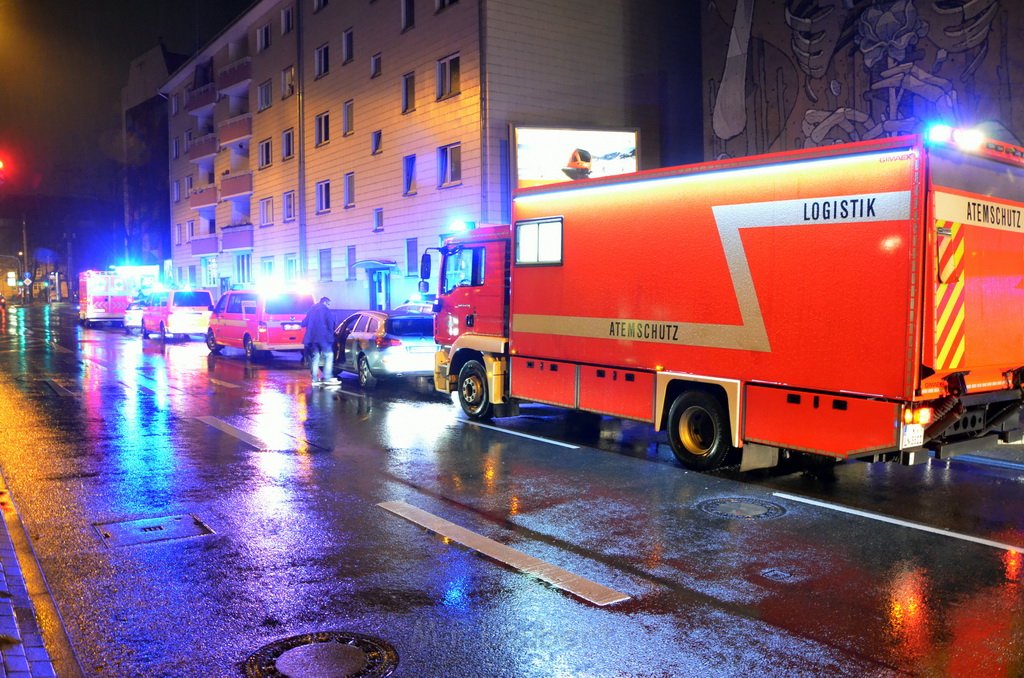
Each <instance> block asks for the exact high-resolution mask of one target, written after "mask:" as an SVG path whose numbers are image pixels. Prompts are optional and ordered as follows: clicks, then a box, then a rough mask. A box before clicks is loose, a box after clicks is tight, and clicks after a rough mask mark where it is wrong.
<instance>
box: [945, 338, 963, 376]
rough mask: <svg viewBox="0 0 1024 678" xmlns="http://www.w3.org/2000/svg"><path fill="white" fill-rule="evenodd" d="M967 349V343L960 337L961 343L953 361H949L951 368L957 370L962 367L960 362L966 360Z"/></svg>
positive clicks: (958, 344)
mask: <svg viewBox="0 0 1024 678" xmlns="http://www.w3.org/2000/svg"><path fill="white" fill-rule="evenodd" d="M966 348H967V341H966V340H965V339H964V338H963V337H960V341H959V342H958V343H957V347H956V353H954V354H953V359H952V360H950V361H949V367H950V368H952V369H956V368H958V367H960V361H962V360H963V359H964V351H965V350H966Z"/></svg>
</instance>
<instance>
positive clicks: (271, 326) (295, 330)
mask: <svg viewBox="0 0 1024 678" xmlns="http://www.w3.org/2000/svg"><path fill="white" fill-rule="evenodd" d="M313 303H314V301H313V295H312V294H310V293H309V292H282V293H277V294H275V293H265V292H256V291H253V290H231V291H229V292H225V293H224V295H223V296H221V298H220V300H219V301H218V302H217V305H216V306H215V307H214V309H213V315H212V316H210V327H209V329H208V330H207V332H206V345H207V347H209V349H210V352H211V353H220V351H221V349H222V348H224V347H225V346H231V347H234V348H240V349H243V350H244V351H245V357H246V358H247V359H249V360H256V359H258V358H262V357H264V356H266V355H267V354H268V353H270V352H271V351H301V350H302V349H303V346H302V339H303V337H304V336H305V334H306V331H305V330H304V329H303V328H302V325H301V323H302V319H303V318H304V317H306V311H308V310H309V309H310V307H312V306H313Z"/></svg>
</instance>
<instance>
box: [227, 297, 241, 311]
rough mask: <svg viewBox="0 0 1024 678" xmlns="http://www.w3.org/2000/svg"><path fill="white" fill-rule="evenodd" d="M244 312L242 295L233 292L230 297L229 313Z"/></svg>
mask: <svg viewBox="0 0 1024 678" xmlns="http://www.w3.org/2000/svg"><path fill="white" fill-rule="evenodd" d="M241 312H242V295H241V294H232V295H230V297H229V298H228V313H241Z"/></svg>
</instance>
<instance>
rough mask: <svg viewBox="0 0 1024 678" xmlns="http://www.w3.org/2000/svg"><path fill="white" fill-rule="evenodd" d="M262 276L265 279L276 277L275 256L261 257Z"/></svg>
mask: <svg viewBox="0 0 1024 678" xmlns="http://www.w3.org/2000/svg"><path fill="white" fill-rule="evenodd" d="M260 277H261V278H263V279H264V280H273V279H274V257H263V258H261V259H260Z"/></svg>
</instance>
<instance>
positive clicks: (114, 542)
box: [93, 514, 213, 546]
mask: <svg viewBox="0 0 1024 678" xmlns="http://www.w3.org/2000/svg"><path fill="white" fill-rule="evenodd" d="M93 527H95V528H96V531H97V532H99V533H100V536H101V537H102V538H103V543H104V544H106V545H107V546H130V545H132V544H146V543H149V542H154V541H167V540H168V539H184V538H185V537H199V536H201V535H204V534H213V530H211V529H210V528H209V527H207V526H206V525H205V524H204V523H203V521H201V520H199V518H196V517H195V516H193V515H190V514H184V515H178V516H161V517H159V518H142V519H141V520H123V521H119V522H113V523H97V524H95V525H93Z"/></svg>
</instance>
